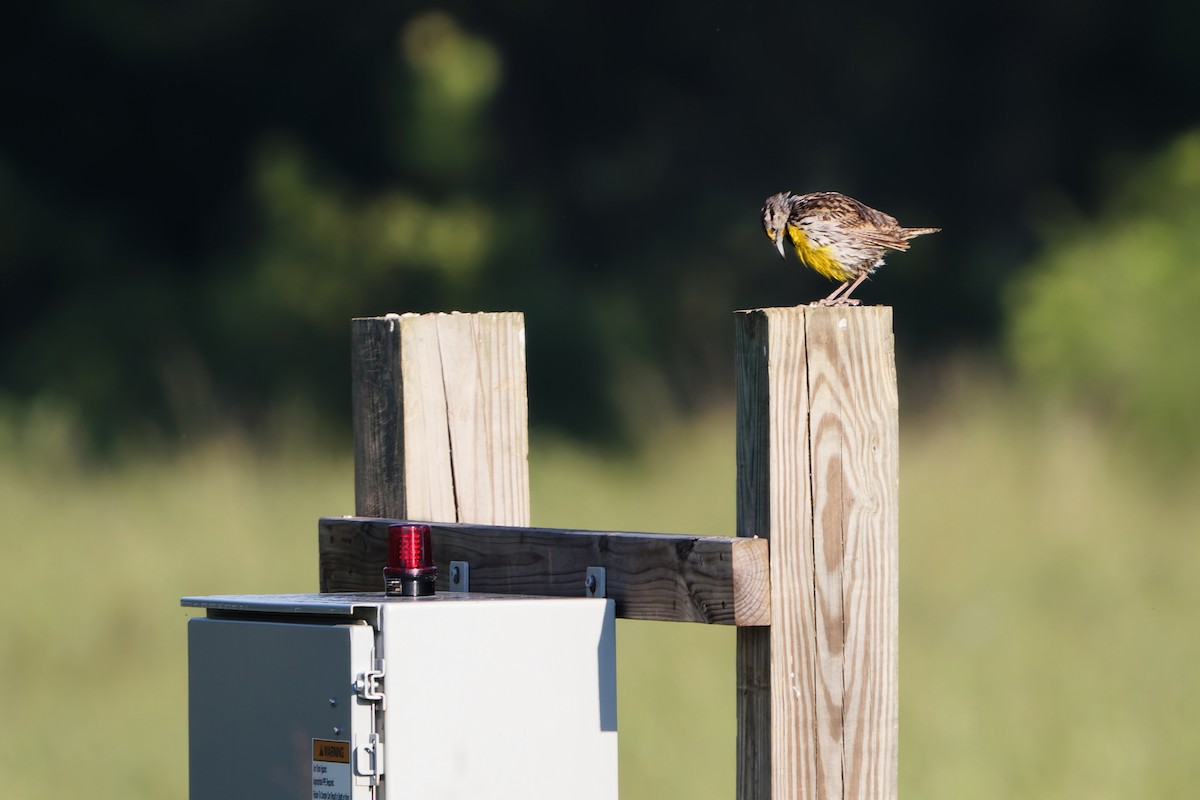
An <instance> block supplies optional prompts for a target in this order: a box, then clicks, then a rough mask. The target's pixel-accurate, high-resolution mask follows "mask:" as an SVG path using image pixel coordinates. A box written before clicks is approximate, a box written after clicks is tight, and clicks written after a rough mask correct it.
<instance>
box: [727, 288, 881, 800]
mask: <svg viewBox="0 0 1200 800" xmlns="http://www.w3.org/2000/svg"><path fill="white" fill-rule="evenodd" d="M737 332H738V338H737V341H738V346H737V359H738V367H737V375H738V389H737V398H738V449H737V453H738V533H739V534H740V535H749V534H758V535H760V536H766V537H767V538H768V539H769V540H770V542H771V548H770V562H771V563H770V576H771V603H772V621H771V628H770V634H769V636H768V637H767V639H766V641H765V642H764V641H763V640H762V638H761V637H755V635H754V634H753V633H743V634H741V635H739V638H738V675H739V678H738V681H739V710H738V715H739V735H738V748H739V778H738V797H739V798H768V797H771V798H784V797H787V798H792V797H803V798H810V797H811V798H842V797H871V798H891V797H895V795H896V791H897V786H896V780H897V761H896V752H897V751H896V733H897V725H896V722H897V713H896V712H897V686H896V667H897V664H896V643H897V610H898V605H897V572H898V564H897V558H896V556H897V541H898V529H899V515H898V499H897V497H898V492H897V488H898V481H897V475H898V458H897V456H898V440H899V437H898V409H897V403H896V379H895V357H894V344H893V340H892V331H891V310H890V309H888V308H830V309H826V308H807V307H800V308H783V309H762V310H756V311H750V312H744V313H742V314H739V315H738V319H737ZM764 675H765V676H766V677H765V679H764ZM764 687H765V688H764ZM755 693H763V694H766V695H768V696H769V703H767V707H768V708H769V712H768V713H765V714H764V713H763V702H762V698H760V697H758V696H756V694H755ZM743 729H744V730H743Z"/></svg>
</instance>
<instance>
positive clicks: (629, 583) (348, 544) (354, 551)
mask: <svg viewBox="0 0 1200 800" xmlns="http://www.w3.org/2000/svg"><path fill="white" fill-rule="evenodd" d="M398 521H400V520H381V519H374V518H372V519H366V518H356V517H331V518H324V519H322V520H321V521H320V524H319V531H318V539H319V553H320V572H321V591H322V592H356V591H368V592H374V591H381V590H382V587H383V579H382V570H383V566H384V561H385V558H386V545H387V529H388V525H390V524H393V523H395V522H398ZM430 525H431V528H432V534H433V552H434V560H435V562H436V564H437V566H438V583H437V587H438V589H439V590H441V591H445V590H446V589H447V588H448V586H447V584H448V575H449V571H448V570H449V564H450V562H451V561H466V562H467V563H468V564H470V570H471V573H470V574H471V591H472V592H491V593H497V594H531V595H544V596H551V597H583V596H584V581H585V578H586V576H587V568H588V567H603V568H604V569H605V581H606V584H607V596H608V597H611V598H613V599H614V600H615V601H616V612H617V616H618V617H622V618H625V619H649V620H668V621H675V622H703V623H714V624H724V625H765V624H767V622H768V621H769V620H770V616H771V608H770V596H769V589H768V586H769V582H768V580H767V565H768V560H769V556H768V553H767V543H766V541H764V540H762V539H739V538H723V537H710V536H679V535H670V534H653V533H633V532H609V531H577V530H559V529H550V528H527V527H526V528H522V527H499V526H487V525H467V524H452V523H446V524H441V523H430Z"/></svg>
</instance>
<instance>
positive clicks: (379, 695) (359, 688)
mask: <svg viewBox="0 0 1200 800" xmlns="http://www.w3.org/2000/svg"><path fill="white" fill-rule="evenodd" d="M386 673H387V669H386V666H385V665H384V663H383V659H382V658H377V659H375V669H369V670H367V671H366V672H360V673H359V675H358V677H357V678H355V680H354V691H355V693H357V694H358V696H359V697H361V698H362V699H363V700H365V701H367V702H368V703H379V710H380V711H387V697H385V696H384V694H383V676H384V675H385V674H386Z"/></svg>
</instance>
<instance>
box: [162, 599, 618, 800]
mask: <svg viewBox="0 0 1200 800" xmlns="http://www.w3.org/2000/svg"><path fill="white" fill-rule="evenodd" d="M183 605H185V606H191V607H198V608H204V609H207V616H205V617H195V618H193V619H191V620H189V623H188V706H189V712H188V713H189V720H188V730H189V752H190V758H189V762H190V780H189V786H190V793H191V800H218V798H219V799H220V800H236V799H237V798H248V799H249V798H253V800H274V799H275V798H278V800H468V799H473V798H488V800H504V799H505V798H513V799H514V800H515V799H516V798H520V799H521V800H538V799H539V798H544V799H545V800H558V799H559V798H563V797H571V798H573V799H576V800H579V799H582V800H592V799H594V800H615V798H616V797H617V721H616V706H617V703H616V666H615V645H614V639H615V624H614V615H613V604H612V601H611V600H605V599H600V598H528V597H513V596H498V595H479V594H466V593H442V594H438V595H435V596H433V597H425V598H393V597H385V596H384V595H383V594H375V593H366V594H311V595H307V594H306V595H228V596H218V597H186V598H184V599H183Z"/></svg>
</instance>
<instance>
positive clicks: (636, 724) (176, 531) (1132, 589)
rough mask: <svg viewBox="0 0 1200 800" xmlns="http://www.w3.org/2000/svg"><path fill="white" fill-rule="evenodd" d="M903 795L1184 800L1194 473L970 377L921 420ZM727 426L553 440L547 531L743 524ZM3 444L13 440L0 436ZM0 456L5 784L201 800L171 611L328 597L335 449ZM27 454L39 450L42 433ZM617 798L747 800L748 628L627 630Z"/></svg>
mask: <svg viewBox="0 0 1200 800" xmlns="http://www.w3.org/2000/svg"><path fill="white" fill-rule="evenodd" d="M903 420H904V422H903V430H902V453H901V497H902V500H901V502H902V505H901V644H900V655H901V660H900V669H901V675H900V686H901V745H900V746H901V750H900V775H901V792H902V794H903V795H904V796H907V797H919V798H934V799H936V798H983V799H985V800H986V799H988V798H1012V797H1026V798H1079V797H1088V798H1125V797H1183V796H1189V795H1190V793H1191V791H1192V789H1193V787H1194V786H1195V785H1196V783H1197V781H1198V780H1200V765H1198V764H1200V762H1197V759H1195V757H1194V756H1195V753H1196V752H1200V733H1197V731H1196V726H1195V724H1194V720H1196V719H1197V718H1200V670H1198V669H1197V668H1196V665H1197V661H1198V657H1200V635H1198V632H1197V625H1196V623H1195V613H1196V611H1197V610H1198V609H1200V581H1197V580H1196V575H1197V574H1198V572H1200V539H1198V538H1197V533H1198V532H1200V493H1198V492H1196V491H1194V490H1192V491H1185V490H1182V489H1181V487H1188V486H1190V487H1195V486H1197V485H1198V482H1197V481H1196V480H1194V478H1200V475H1197V474H1191V475H1176V476H1174V479H1173V480H1171V481H1170V482H1169V484H1163V483H1160V482H1157V481H1156V480H1155V479H1154V478H1153V475H1154V473H1152V472H1148V471H1146V470H1143V469H1142V468H1141V466H1140V465H1139V463H1138V462H1137V461H1136V460H1132V459H1131V457H1129V456H1128V455H1127V454H1125V453H1123V452H1122V451H1120V450H1119V449H1117V448H1116V447H1114V446H1113V445H1112V444H1111V443H1110V441H1109V439H1108V437H1106V436H1105V435H1103V433H1102V432H1101V431H1098V430H1096V429H1094V428H1092V427H1090V426H1089V425H1088V424H1087V423H1086V422H1084V421H1082V420H1080V419H1077V418H1074V417H1072V416H1069V415H1066V414H1063V413H1056V412H1047V411H1036V412H1035V411H1031V410H1030V408H1029V407H1028V406H1027V404H1025V403H1023V402H1021V400H1020V398H1017V397H1015V396H1012V395H1010V394H1007V393H1006V392H1005V391H1003V390H1000V389H997V388H995V387H992V386H988V385H981V384H979V383H971V384H969V385H967V386H966V387H965V388H963V387H960V388H958V389H955V390H953V391H949V392H947V399H945V400H944V401H943V402H942V403H940V404H939V405H938V406H936V407H935V408H932V409H929V410H926V411H923V412H922V413H921V414H920V415H919V417H918V416H916V415H907V416H904V418H903ZM733 436H734V434H733V414H732V411H730V410H726V411H723V412H719V413H713V414H710V415H708V416H706V417H703V418H700V419H696V420H692V421H688V422H678V423H674V424H670V425H665V426H663V427H661V428H660V429H659V430H658V431H656V432H655V433H654V435H653V436H652V438H651V439H650V440H648V441H647V442H646V443H645V446H644V448H643V450H642V452H640V453H639V454H637V455H634V456H616V455H612V454H607V455H601V454H596V453H592V452H587V451H583V450H580V449H578V448H577V447H576V446H574V445H572V444H570V443H567V442H564V441H560V440H545V439H539V440H535V442H534V444H533V449H532V455H531V476H532V487H533V508H534V523H535V524H538V525H547V526H576V527H595V528H614V529H640V530H652V531H670V532H694V533H713V534H724V533H728V532H729V531H731V530H732V528H733V520H734V507H733V505H734V496H733V468H734V464H733ZM0 440H4V437H0ZM5 441H6V444H7V446H6V447H5V449H4V452H3V454H2V455H0V508H3V510H4V526H3V533H2V537H3V538H2V541H3V546H4V557H3V559H0V585H2V586H3V587H4V590H3V600H4V606H3V611H2V612H0V700H2V703H3V705H2V707H3V709H4V718H5V721H6V723H7V724H6V725H4V726H3V733H0V785H2V786H4V787H5V791H4V794H5V796H7V797H21V798H30V800H36V799H37V798H50V797H58V796H87V797H91V798H96V799H97V800H103V799H104V798H117V797H121V798H130V797H139V798H140V797H146V798H151V797H153V798H159V797H182V796H185V795H186V787H187V783H186V775H187V743H186V708H187V700H186V680H187V676H186V637H185V628H186V625H185V621H186V619H187V616H188V613H187V612H185V611H184V610H183V609H181V608H180V607H179V604H178V601H179V597H180V596H182V595H191V594H214V593H223V592H293V591H313V590H315V588H316V518H317V517H318V516H321V515H335V514H343V513H350V512H351V511H352V510H353V508H352V506H353V475H352V464H351V459H350V458H349V456H348V454H346V453H344V452H339V453H332V454H331V453H327V452H322V451H321V450H319V449H318V448H316V447H314V446H306V445H302V444H296V443H294V442H293V444H291V445H288V446H283V447H280V448H276V449H275V450H273V451H272V452H271V453H263V452H254V451H251V450H250V449H248V448H247V447H245V446H243V445H242V444H240V443H239V442H237V441H231V440H226V441H221V442H214V443H210V444H208V445H205V446H202V447H197V448H195V449H192V450H190V451H188V452H186V453H184V454H182V455H178V456H173V457H162V456H144V457H140V458H128V459H126V460H125V461H124V462H122V463H121V464H119V465H116V466H110V467H106V468H95V467H91V468H89V467H86V466H82V465H78V464H75V463H73V462H71V461H70V459H69V458H67V457H65V456H64V455H63V453H62V447H61V446H59V447H49V448H41V447H38V446H37V441H38V439H37V437H36V436H25V437H23V439H22V440H21V441H18V440H16V439H14V438H13V437H9V438H8V439H7V440H5ZM22 442H23V443H22ZM617 647H618V658H619V664H618V670H619V672H618V684H619V723H620V729H621V736H620V758H621V762H620V766H621V796H622V798H623V800H641V798H663V797H667V798H672V797H680V798H682V797H687V798H729V797H732V796H733V775H734V763H733V754H734V751H733V748H734V689H733V679H734V674H733V649H734V638H733V632H732V631H731V630H729V629H723V628H722V629H718V628H709V627H705V626H699V625H670V624H665V623H635V622H624V621H623V622H621V623H620V624H619V629H618V642H617Z"/></svg>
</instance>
